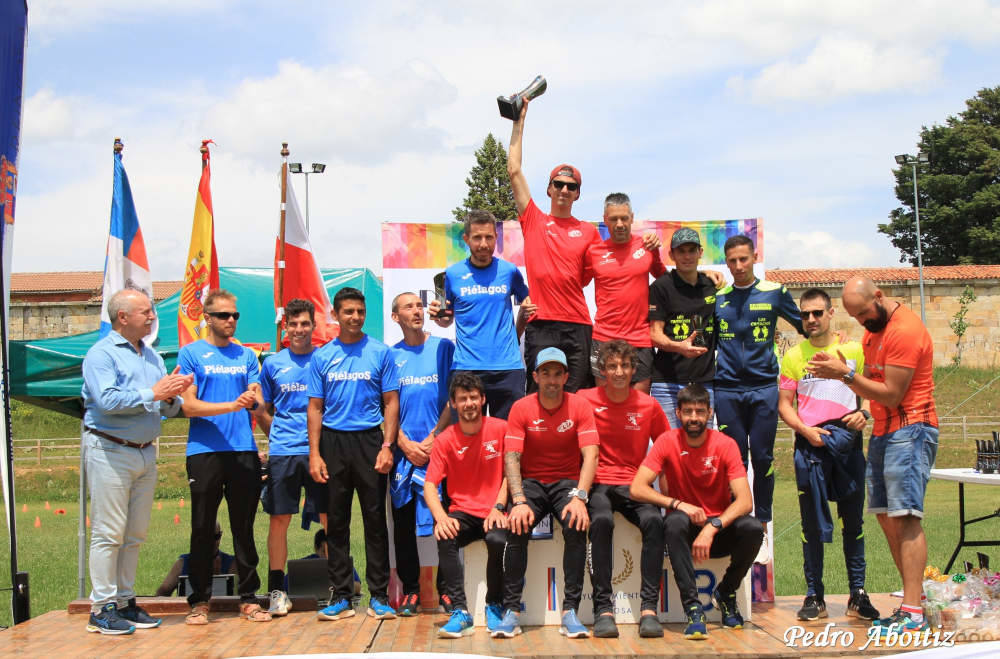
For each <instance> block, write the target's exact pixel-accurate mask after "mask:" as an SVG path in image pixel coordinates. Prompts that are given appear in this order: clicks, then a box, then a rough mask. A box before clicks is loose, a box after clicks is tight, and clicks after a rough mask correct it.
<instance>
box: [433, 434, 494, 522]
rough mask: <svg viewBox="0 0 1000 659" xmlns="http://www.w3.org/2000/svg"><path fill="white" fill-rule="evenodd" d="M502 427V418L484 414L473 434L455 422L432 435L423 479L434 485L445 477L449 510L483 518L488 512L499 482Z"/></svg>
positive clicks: (492, 504) (491, 507)
mask: <svg viewBox="0 0 1000 659" xmlns="http://www.w3.org/2000/svg"><path fill="white" fill-rule="evenodd" d="M506 429H507V422H506V421H504V420H503V419H495V418H493V417H491V416H484V417H483V427H482V428H480V429H479V432H477V433H476V434H475V435H466V434H465V433H464V432H462V428H461V426H459V424H457V423H456V424H454V425H451V426H449V427H448V429H447V430H445V431H444V432H442V433H441V434H440V435H438V436H437V438H435V440H434V446H433V448H431V460H430V463H429V464H428V465H427V475H426V476H425V477H424V482H427V483H434V484H435V485H437V484H438V483H440V482H441V481H442V480H444V479H445V478H447V479H448V497H449V498H450V499H451V505H450V506H449V508H448V510H449V511H456V510H460V511H462V512H463V513H466V514H469V515H472V516H473V517H480V518H484V519H485V518H486V516H487V515H489V514H490V510H492V509H493V506H494V504H496V502H497V493H499V491H500V485H501V483H503V449H504V443H503V435H504V431H506Z"/></svg>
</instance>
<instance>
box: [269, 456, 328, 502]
mask: <svg viewBox="0 0 1000 659" xmlns="http://www.w3.org/2000/svg"><path fill="white" fill-rule="evenodd" d="M267 466H268V476H267V480H266V481H265V482H264V491H263V492H262V493H261V503H262V504H263V506H264V512H265V513H267V514H268V515H294V514H296V513H298V512H299V497H301V496H302V488H305V491H306V505H305V510H306V512H315V513H325V512H326V497H327V487H326V484H320V483H317V482H316V481H314V480H313V478H312V476H310V475H309V456H308V455H272V456H271V457H270V458H269V459H268V461H267Z"/></svg>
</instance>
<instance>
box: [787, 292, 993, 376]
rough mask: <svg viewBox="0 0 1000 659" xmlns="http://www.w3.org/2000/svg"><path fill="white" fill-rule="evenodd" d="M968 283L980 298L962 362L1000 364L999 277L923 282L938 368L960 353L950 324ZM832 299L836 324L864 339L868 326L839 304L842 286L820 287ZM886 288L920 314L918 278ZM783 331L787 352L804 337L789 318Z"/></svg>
mask: <svg viewBox="0 0 1000 659" xmlns="http://www.w3.org/2000/svg"><path fill="white" fill-rule="evenodd" d="M966 285H968V286H971V287H972V289H973V290H974V291H975V293H976V298H977V299H976V301H975V302H973V303H972V304H971V305H969V312H968V313H967V314H966V316H965V322H967V323H968V324H969V328H968V329H967V330H966V332H965V337H964V338H963V340H962V365H963V366H970V367H975V368H986V369H994V368H997V367H1000V280H997V279H977V280H970V281H955V280H949V281H933V280H924V298H925V299H926V301H927V312H926V316H927V328H928V330H929V331H930V333H931V337H932V338H933V340H934V363H935V365H937V366H947V365H950V364H952V360H953V359H954V357H955V356H956V354H958V348H957V346H956V342H957V340H958V338H957V337H956V336H955V333H954V332H953V331H952V329H951V327H950V323H951V321H952V319H953V318H954V317H955V314H956V313H958V311H959V308H960V307H959V302H958V299H959V298H960V297H961V296H962V293H963V292H964V291H965V287H966ZM807 288H811V287H810V286H798V285H796V286H789V287H788V290H789V292H790V293H791V294H792V297H794V298H795V300H796V301H798V299H799V296H800V295H802V293H803V292H804V291H805V290H806V289H807ZM817 288H822V289H823V290H825V291H826V292H827V293H828V294H829V295H830V297H831V298H832V299H833V307H834V309H835V313H834V322H833V328H834V329H836V330H840V329H842V330H844V331H845V332H847V335H848V336H849V337H851V338H852V339H856V340H860V339H861V336H862V334H864V329H863V328H862V327H861V326H860V325H858V323H857V322H856V321H855V320H854V319H853V318H851V317H850V316H848V315H847V312H845V311H844V307H843V305H842V304H841V302H840V292H841V289H842V285H841V284H835V285H826V286H819V287H817ZM880 288H881V289H882V291H883V292H884V293H885V294H886V295H887V296H889V297H890V298H891V299H893V300H897V301H899V302H902V303H903V304H905V305H906V306H908V307H909V308H910V309H911V310H913V312H914V313H916V314H918V315H919V314H920V287H919V285H918V284H917V282H906V283H900V284H885V285H881V286H880ZM778 329H779V330H780V331H781V337H780V339H779V349H781V350H784V349H787V348H788V347H791V346H793V345H795V344H796V343H798V342H799V341H801V340H802V337H801V336H799V335H798V334H797V333H796V332H795V330H793V329H792V328H791V326H790V325H788V324H787V323H786V322H785V321H781V322H780V323H779V327H778Z"/></svg>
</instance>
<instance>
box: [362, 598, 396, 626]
mask: <svg viewBox="0 0 1000 659" xmlns="http://www.w3.org/2000/svg"><path fill="white" fill-rule="evenodd" d="M368 615H369V616H371V617H372V618H375V619H376V620H392V619H393V618H395V617H396V609H394V608H392V607H391V606H389V604H388V603H386V602H383V601H381V600H378V599H375V598H374V597H373V598H371V599H370V600H368Z"/></svg>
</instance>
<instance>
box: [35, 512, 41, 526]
mask: <svg viewBox="0 0 1000 659" xmlns="http://www.w3.org/2000/svg"><path fill="white" fill-rule="evenodd" d="M35 528H36V529H40V528H42V518H41V517H39V516H38V515H35Z"/></svg>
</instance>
